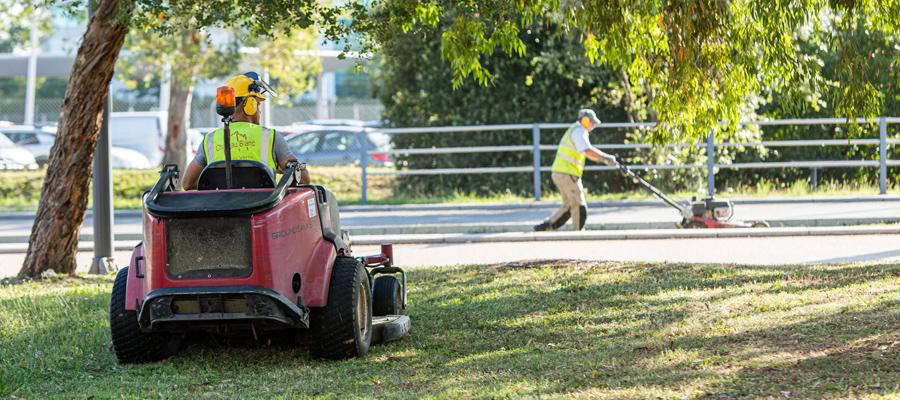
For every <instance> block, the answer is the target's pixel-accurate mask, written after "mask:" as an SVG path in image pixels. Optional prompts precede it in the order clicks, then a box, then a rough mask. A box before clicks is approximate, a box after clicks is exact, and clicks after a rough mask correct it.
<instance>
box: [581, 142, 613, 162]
mask: <svg viewBox="0 0 900 400" xmlns="http://www.w3.org/2000/svg"><path fill="white" fill-rule="evenodd" d="M584 155H585V157H587V158H589V159H591V161H596V162H602V163H604V164H606V165H615V164H616V158H615V157H613V156H612V155H609V154H606V153H604V152H602V151H600V149H598V148H596V147H593V146H592V147H589V148H587V149H586V150H585V151H584Z"/></svg>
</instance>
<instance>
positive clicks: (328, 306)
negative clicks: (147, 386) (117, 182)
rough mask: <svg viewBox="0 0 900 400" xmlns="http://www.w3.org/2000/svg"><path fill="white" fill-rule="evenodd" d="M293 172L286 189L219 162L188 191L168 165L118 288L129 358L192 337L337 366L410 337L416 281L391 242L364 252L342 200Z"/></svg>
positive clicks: (254, 166)
mask: <svg viewBox="0 0 900 400" xmlns="http://www.w3.org/2000/svg"><path fill="white" fill-rule="evenodd" d="M227 126H228V121H226V128H227ZM229 134H230V132H229V130H228V129H226V132H225V136H226V137H227V136H228V135H229ZM227 146H228V142H227V141H226V147H227ZM227 153H228V150H227V149H226V154H227ZM223 167H225V168H223ZM226 172H227V173H226ZM283 172H284V175H283V176H282V177H281V178H280V180H279V181H278V183H277V184H275V180H274V178H273V176H272V173H271V170H269V169H267V167H266V166H264V165H263V164H261V163H258V162H253V161H241V160H235V161H231V160H227V161H225V162H214V163H210V165H208V166H207V167H206V168H204V170H203V171H202V172H201V175H200V180H199V185H198V188H199V190H197V191H191V192H180V191H176V188H177V187H178V186H179V182H178V169H177V167H176V166H174V165H167V166H166V167H165V168H163V170H162V172H161V173H160V177H159V180H158V181H157V182H156V185H155V186H154V187H153V188H152V189H151V190H150V191H149V192H147V193H146V194H145V196H144V206H143V210H144V216H143V239H144V240H143V241H142V242H141V243H140V244H138V245H137V246H136V247H135V248H134V251H133V253H132V256H131V263H130V264H129V266H128V267H126V268H123V269H121V270H120V271H119V272H118V275H117V276H116V280H115V283H114V284H113V290H112V298H111V300H110V316H109V319H110V330H111V334H112V344H113V349H114V351H115V353H116V357H117V358H118V360H119V362H120V363H141V362H151V361H156V360H161V359H164V358H166V357H168V356H171V355H173V354H174V353H175V352H176V351H177V349H178V347H179V344H180V342H181V339H183V338H184V337H185V335H186V333H187V332H190V331H205V332H211V333H214V334H222V335H242V336H245V337H248V336H252V337H253V338H254V339H255V340H262V339H261V338H265V337H271V336H270V335H278V336H279V337H285V336H286V337H288V338H290V339H295V340H296V342H297V343H302V344H304V345H306V346H307V347H308V348H309V351H310V353H311V354H312V355H313V356H316V357H320V358H328V359H344V358H351V357H361V356H365V355H366V353H367V352H368V350H369V346H370V345H371V344H375V343H380V342H388V341H392V340H397V339H400V338H402V337H403V336H404V335H406V333H407V332H408V330H409V328H410V320H409V317H407V316H405V315H402V313H403V310H404V308H405V305H406V278H405V273H404V271H403V269H401V268H399V267H396V266H394V265H393V261H394V260H393V254H392V253H393V252H392V249H391V246H390V245H383V246H382V254H378V255H375V256H368V257H353V255H352V252H351V245H350V237H349V235H347V233H346V232H344V231H342V230H341V229H340V221H339V216H338V206H337V201H336V200H335V198H334V196H333V195H332V193H331V192H330V191H328V189H326V188H325V187H323V186H315V185H301V184H300V183H299V182H300V179H299V178H300V165H299V164H298V163H297V162H296V161H293V162H289V163H288V164H287V166H286V167H285V169H284V171H283ZM292 341H294V340H292Z"/></svg>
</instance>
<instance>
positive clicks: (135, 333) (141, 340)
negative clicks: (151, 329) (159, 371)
mask: <svg viewBox="0 0 900 400" xmlns="http://www.w3.org/2000/svg"><path fill="white" fill-rule="evenodd" d="M127 284H128V267H125V268H122V269H120V270H119V273H118V274H116V280H115V282H114V283H113V290H112V297H111V298H110V301H109V331H110V336H111V337H112V346H113V351H114V352H115V353H116V358H117V359H118V360H119V362H120V363H122V364H135V363H146V362H153V361H159V360H163V359H165V358H168V357H170V356H172V355H173V354H175V352H177V351H178V345H179V342H180V338H179V337H178V336H177V335H173V334H169V333H146V332H141V328H140V326H139V325H138V320H137V312H136V311H134V310H126V309H125V287H126V286H127Z"/></svg>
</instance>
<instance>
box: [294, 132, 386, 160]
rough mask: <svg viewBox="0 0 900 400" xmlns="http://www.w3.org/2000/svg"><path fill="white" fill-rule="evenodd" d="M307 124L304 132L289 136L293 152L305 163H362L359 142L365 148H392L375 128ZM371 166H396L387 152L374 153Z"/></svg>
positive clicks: (383, 149)
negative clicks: (313, 126) (313, 125)
mask: <svg viewBox="0 0 900 400" xmlns="http://www.w3.org/2000/svg"><path fill="white" fill-rule="evenodd" d="M311 126H312V125H310V124H306V125H304V128H307V129H306V130H304V131H300V132H296V133H293V134H290V135H289V136H287V137H286V140H287V143H288V145H289V146H290V147H291V151H293V152H294V154H295V155H296V156H297V158H299V159H300V160H301V161H303V162H307V163H309V164H310V165H347V164H359V163H360V144H361V143H362V144H363V145H364V146H365V149H367V150H369V151H372V150H380V151H388V150H390V139H389V137H388V136H387V135H386V134H384V133H381V132H378V131H376V130H375V129H372V128H368V127H363V126H346V125H333V126H323V125H317V126H315V128H312V129H309V127H311ZM367 164H368V165H374V166H384V167H390V166H393V162H392V161H391V159H390V157H389V156H388V154H386V153H375V154H371V155H370V158H369V159H368V161H367Z"/></svg>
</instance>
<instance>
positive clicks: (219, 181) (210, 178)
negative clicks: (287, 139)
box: [197, 160, 275, 190]
mask: <svg viewBox="0 0 900 400" xmlns="http://www.w3.org/2000/svg"><path fill="white" fill-rule="evenodd" d="M231 179H232V183H233V186H234V187H232V189H271V188H274V187H275V174H274V172H273V171H272V169H271V168H269V167H268V166H267V165H265V164H262V163H260V162H256V161H247V160H232V161H231ZM227 187H228V186H227V185H226V179H225V161H216V162H214V163H212V164H209V165H207V166H206V168H203V171H201V172H200V181H199V182H198V183H197V190H222V189H226V188H227Z"/></svg>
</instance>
